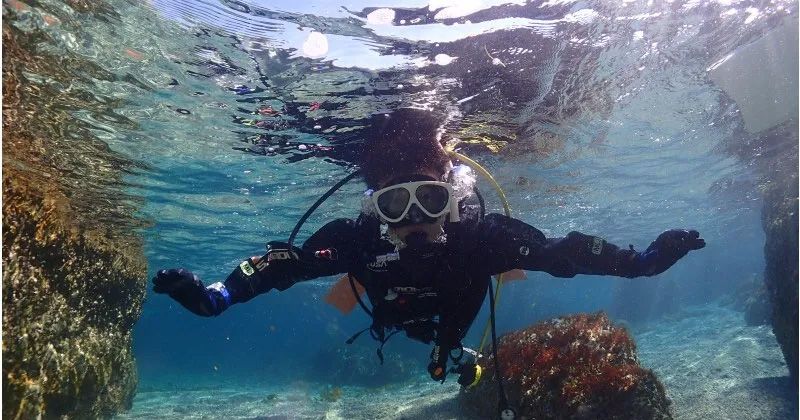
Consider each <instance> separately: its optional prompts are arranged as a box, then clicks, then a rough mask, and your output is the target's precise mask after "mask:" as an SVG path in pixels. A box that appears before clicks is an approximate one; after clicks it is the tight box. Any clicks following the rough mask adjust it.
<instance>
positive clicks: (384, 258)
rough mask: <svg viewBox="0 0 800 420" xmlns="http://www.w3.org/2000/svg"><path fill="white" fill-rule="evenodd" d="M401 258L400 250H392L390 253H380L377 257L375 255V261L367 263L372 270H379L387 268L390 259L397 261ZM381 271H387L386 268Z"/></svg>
mask: <svg viewBox="0 0 800 420" xmlns="http://www.w3.org/2000/svg"><path fill="white" fill-rule="evenodd" d="M399 259H400V253H399V252H391V253H389V254H384V255H378V256H377V257H375V262H371V263H369V264H367V267H368V268H369V269H370V270H373V271H378V270H379V269H381V268H386V266H387V265H389V262H390V261H397V260H399ZM380 271H385V270H380Z"/></svg>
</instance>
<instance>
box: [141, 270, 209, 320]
mask: <svg viewBox="0 0 800 420" xmlns="http://www.w3.org/2000/svg"><path fill="white" fill-rule="evenodd" d="M153 291H154V292H156V293H166V294H168V295H169V297H171V298H173V299H175V300H176V301H177V302H178V303H180V304H181V305H183V307H184V308H186V309H188V310H190V311H192V312H194V313H195V314H197V315H201V316H212V315H214V313H213V302H212V301H211V297H210V296H209V294H208V291H207V290H206V288H205V286H204V285H203V282H202V281H200V278H199V277H197V276H196V275H194V274H192V272H191V271H189V270H186V269H183V268H171V269H169V270H159V271H158V273H156V276H155V277H153Z"/></svg>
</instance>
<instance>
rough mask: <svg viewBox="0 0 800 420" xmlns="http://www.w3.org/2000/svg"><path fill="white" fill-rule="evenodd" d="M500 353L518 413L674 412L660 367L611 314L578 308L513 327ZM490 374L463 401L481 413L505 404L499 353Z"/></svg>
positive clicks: (485, 362)
mask: <svg viewBox="0 0 800 420" xmlns="http://www.w3.org/2000/svg"><path fill="white" fill-rule="evenodd" d="M498 358H499V361H500V368H501V370H502V373H503V386H504V388H505V391H506V394H507V396H508V401H509V403H510V404H511V406H512V407H514V408H515V410H516V411H517V417H518V418H536V419H601V418H602V419H671V418H672V414H671V411H670V401H669V399H668V398H667V396H666V393H665V390H664V387H663V385H662V384H661V382H659V380H658V378H656V376H655V374H653V372H652V371H650V370H647V369H643V368H642V367H641V366H639V361H638V358H637V355H636V345H635V344H634V342H633V340H632V339H631V338H630V336H629V335H628V332H627V331H626V330H625V329H624V328H620V327H616V326H613V325H612V324H611V322H610V321H609V319H608V317H607V316H606V315H605V314H604V313H602V312H600V313H596V314H578V315H571V316H567V317H563V318H557V319H553V320H549V321H545V322H540V323H538V324H535V325H533V326H530V327H528V328H526V329H523V330H520V331H516V332H513V333H511V334H507V335H505V336H503V337H501V338H500V340H499V343H498ZM478 362H479V364H480V365H481V367H482V368H483V379H482V380H481V382H479V383H478V385H476V386H475V388H472V389H465V390H463V391H462V393H461V395H460V398H461V401H462V405H463V406H464V407H466V408H467V409H468V410H471V411H473V412H474V413H475V414H477V415H478V416H480V417H481V418H494V417H495V416H496V415H497V410H498V397H497V381H496V379H495V372H496V371H495V368H494V360H493V356H491V355H489V356H488V357H484V358H481V359H480V360H479V361H478Z"/></svg>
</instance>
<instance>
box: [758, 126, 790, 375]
mask: <svg viewBox="0 0 800 420" xmlns="http://www.w3.org/2000/svg"><path fill="white" fill-rule="evenodd" d="M795 127H796V125H795ZM794 139H795V140H794V144H795V149H794V159H795V160H794V169H792V170H789V171H786V172H783V174H784V177H781V178H777V177H776V178H773V179H772V181H771V182H769V183H767V185H766V188H765V191H764V207H763V209H762V214H761V220H762V226H763V228H764V232H765V233H766V237H767V238H766V242H765V244H764V258H765V259H766V267H765V269H764V282H765V283H766V286H767V290H768V292H769V296H770V299H771V301H772V330H773V332H774V333H775V337H776V338H777V339H778V343H779V344H780V346H781V350H782V351H783V355H784V358H785V359H786V364H787V365H788V366H789V372H790V373H791V375H792V378H793V379H794V380H793V382H794V383H797V378H798V372H797V369H798V338H797V334H798V321H797V320H798V269H797V267H798V262H797V252H798V243H797V239H798V238H797V234H798V217H797V216H798V215H797V211H798V205H797V200H798V198H797V189H798V182H797V172H796V171H797V169H796V168H797V160H796V159H797V132H796V131H795V134H794ZM793 171H794V173H793V174H792V172H793ZM786 174H790V175H786Z"/></svg>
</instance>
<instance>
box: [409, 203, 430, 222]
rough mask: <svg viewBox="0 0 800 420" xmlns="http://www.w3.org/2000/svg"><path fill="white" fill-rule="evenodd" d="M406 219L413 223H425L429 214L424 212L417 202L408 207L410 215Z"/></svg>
mask: <svg viewBox="0 0 800 420" xmlns="http://www.w3.org/2000/svg"><path fill="white" fill-rule="evenodd" d="M406 219H408V220H409V221H411V223H424V222H426V221H427V219H428V215H427V214H425V213H423V212H422V210H421V209H420V208H419V207H418V206H417V205H416V203H415V204H412V205H411V208H410V209H408V215H407V216H406Z"/></svg>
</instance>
